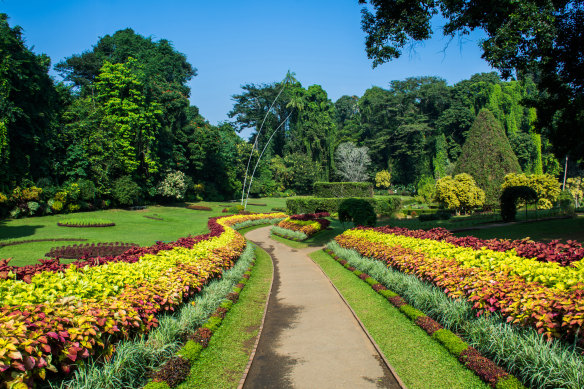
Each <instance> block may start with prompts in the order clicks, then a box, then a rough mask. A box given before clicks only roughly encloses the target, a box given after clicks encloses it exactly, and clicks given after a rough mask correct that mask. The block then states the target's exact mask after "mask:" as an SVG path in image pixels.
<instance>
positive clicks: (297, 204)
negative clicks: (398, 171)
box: [286, 196, 401, 216]
mask: <svg viewBox="0 0 584 389" xmlns="http://www.w3.org/2000/svg"><path fill="white" fill-rule="evenodd" d="M360 199H362V200H364V201H367V202H368V203H369V204H371V206H372V207H373V209H374V210H375V212H376V213H378V214H380V215H383V216H391V215H393V214H394V213H395V212H397V211H398V210H399V209H400V207H401V199H400V198H399V197H397V196H377V197H361V198H360ZM345 200H346V199H345V198H318V197H292V198H289V199H286V208H287V213H288V214H290V215H298V214H301V213H315V212H330V213H337V212H339V206H340V205H341V203H342V202H343V201H345Z"/></svg>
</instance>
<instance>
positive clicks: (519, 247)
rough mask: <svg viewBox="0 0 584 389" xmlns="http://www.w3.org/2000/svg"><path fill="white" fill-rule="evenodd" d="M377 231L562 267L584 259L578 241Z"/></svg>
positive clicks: (396, 229)
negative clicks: (545, 240)
mask: <svg viewBox="0 0 584 389" xmlns="http://www.w3.org/2000/svg"><path fill="white" fill-rule="evenodd" d="M377 230H378V231H381V232H384V233H386V234H395V235H403V236H410V237H414V238H419V239H431V240H439V241H443V242H448V243H451V244H453V245H455V246H460V247H470V248H473V249H480V248H482V247H484V248H487V249H490V250H493V251H503V252H505V251H511V250H514V251H515V253H516V254H517V255H519V256H521V257H525V258H534V259H537V260H538V261H541V262H557V263H559V264H560V265H562V266H568V265H570V264H572V263H573V262H577V261H580V260H581V259H582V258H584V247H583V246H582V244H581V243H579V242H576V241H573V240H569V241H568V242H567V243H561V242H560V241H558V240H553V241H551V242H549V243H541V242H534V241H531V240H528V239H522V240H508V239H486V240H484V239H479V238H475V237H474V236H464V237H457V236H454V235H452V233H451V232H450V231H448V230H447V229H445V228H442V227H439V228H433V229H431V230H428V231H424V230H409V229H407V228H400V227H378V228H377Z"/></svg>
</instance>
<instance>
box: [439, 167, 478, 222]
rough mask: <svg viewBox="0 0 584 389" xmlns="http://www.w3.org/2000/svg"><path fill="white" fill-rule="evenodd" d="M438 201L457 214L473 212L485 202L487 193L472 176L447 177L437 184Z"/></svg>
mask: <svg viewBox="0 0 584 389" xmlns="http://www.w3.org/2000/svg"><path fill="white" fill-rule="evenodd" d="M436 200H437V201H438V202H439V203H440V204H442V206H444V207H445V208H447V209H451V210H454V211H456V213H457V214H460V213H463V214H464V213H468V212H471V211H472V210H473V209H474V208H477V207H480V206H481V205H483V204H484V202H485V192H484V191H483V190H482V189H480V188H479V187H478V186H477V185H476V184H475V181H474V179H473V178H472V176H471V175H470V174H467V173H461V174H457V175H456V176H454V178H452V177H450V176H446V177H444V178H441V179H439V180H438V181H437V182H436Z"/></svg>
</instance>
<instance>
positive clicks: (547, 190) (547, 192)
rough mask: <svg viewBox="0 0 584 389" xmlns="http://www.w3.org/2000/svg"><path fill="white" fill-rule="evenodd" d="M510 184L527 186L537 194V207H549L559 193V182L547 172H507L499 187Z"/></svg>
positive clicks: (503, 187) (502, 187)
mask: <svg viewBox="0 0 584 389" xmlns="http://www.w3.org/2000/svg"><path fill="white" fill-rule="evenodd" d="M510 186H528V187H530V188H531V189H533V190H534V191H535V193H536V194H537V200H538V201H537V207H538V208H540V209H549V208H551V207H552V206H553V204H554V203H555V202H556V200H557V199H558V196H559V195H560V192H561V190H560V182H559V181H558V179H557V178H555V177H554V176H551V175H549V174H523V173H522V174H513V173H510V174H507V175H506V176H505V180H504V182H503V183H502V184H501V189H505V188H507V187H510Z"/></svg>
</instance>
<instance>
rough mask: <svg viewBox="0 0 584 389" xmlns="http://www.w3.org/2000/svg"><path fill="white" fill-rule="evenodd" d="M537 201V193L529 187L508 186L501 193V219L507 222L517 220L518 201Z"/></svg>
mask: <svg viewBox="0 0 584 389" xmlns="http://www.w3.org/2000/svg"><path fill="white" fill-rule="evenodd" d="M519 199H523V200H525V201H535V200H537V193H535V191H534V190H533V189H532V188H530V187H529V186H508V187H506V188H505V189H503V193H501V217H502V218H503V221H505V222H511V221H513V220H515V214H516V213H517V200H519Z"/></svg>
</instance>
